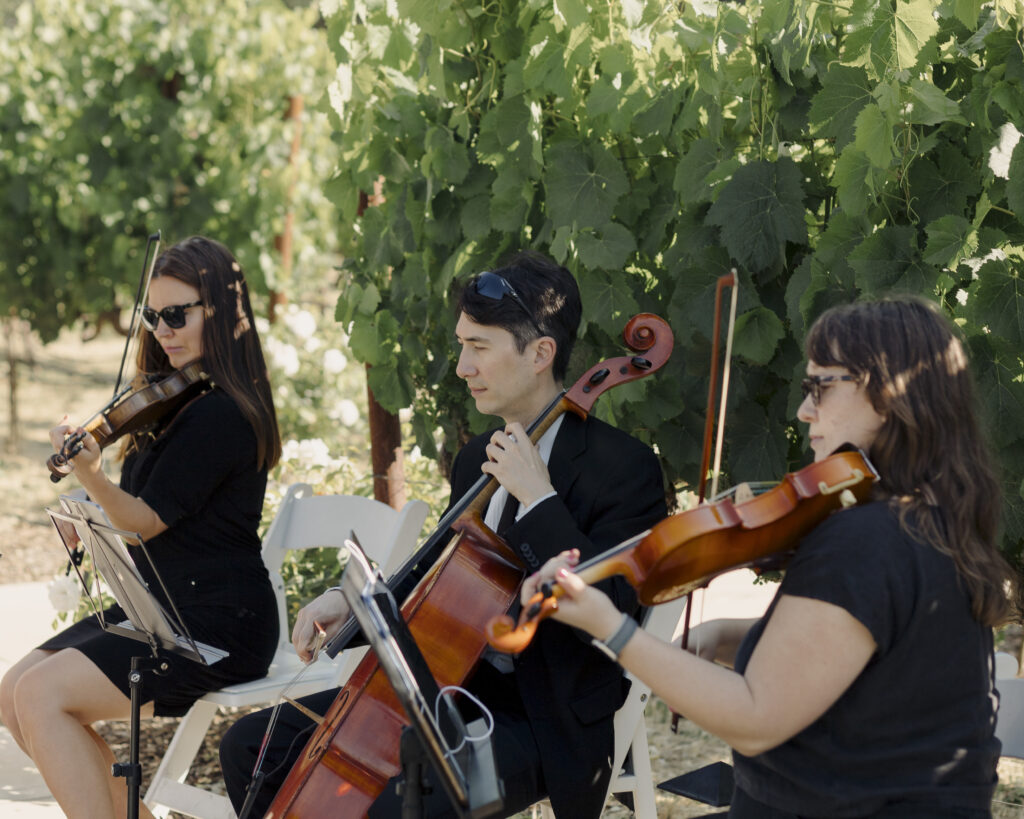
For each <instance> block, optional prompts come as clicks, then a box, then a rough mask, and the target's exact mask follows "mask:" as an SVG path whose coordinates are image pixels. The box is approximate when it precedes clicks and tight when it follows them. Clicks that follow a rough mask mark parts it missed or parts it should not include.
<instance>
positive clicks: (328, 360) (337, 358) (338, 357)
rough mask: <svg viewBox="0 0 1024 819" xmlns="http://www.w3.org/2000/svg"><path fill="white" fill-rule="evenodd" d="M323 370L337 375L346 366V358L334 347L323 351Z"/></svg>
mask: <svg viewBox="0 0 1024 819" xmlns="http://www.w3.org/2000/svg"><path fill="white" fill-rule="evenodd" d="M323 366H324V372H325V373H327V374H328V375H337V374H338V373H340V372H341V371H342V370H344V369H345V367H347V366H348V359H347V358H346V357H345V354H344V353H343V352H342V351H341V350H337V349H334V348H333V347H332V348H331V349H330V350H327V351H326V352H324V365H323Z"/></svg>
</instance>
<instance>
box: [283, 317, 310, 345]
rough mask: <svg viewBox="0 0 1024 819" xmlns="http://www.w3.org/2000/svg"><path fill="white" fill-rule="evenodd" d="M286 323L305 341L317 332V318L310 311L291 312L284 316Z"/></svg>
mask: <svg viewBox="0 0 1024 819" xmlns="http://www.w3.org/2000/svg"><path fill="white" fill-rule="evenodd" d="M284 323H285V324H286V325H287V326H288V329H289V330H291V331H292V332H293V333H295V335H297V336H298V337H299V338H301V339H302V340H303V341H305V340H306V339H307V338H309V337H310V336H312V335H313V334H314V333H315V332H316V317H315V316H314V315H313V314H312V313H310V312H309V310H295V311H291V310H289V311H288V312H287V313H286V314H285V316H284Z"/></svg>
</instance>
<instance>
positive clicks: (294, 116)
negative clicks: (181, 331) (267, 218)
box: [267, 94, 305, 324]
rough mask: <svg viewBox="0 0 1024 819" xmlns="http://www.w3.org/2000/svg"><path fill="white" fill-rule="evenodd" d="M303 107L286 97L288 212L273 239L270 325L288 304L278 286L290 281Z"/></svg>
mask: <svg viewBox="0 0 1024 819" xmlns="http://www.w3.org/2000/svg"><path fill="white" fill-rule="evenodd" d="M304 105H305V102H304V101H303V98H302V95H301V94H300V95H298V96H294V97H288V111H287V112H286V113H285V115H284V118H285V119H286V120H290V121H291V122H292V123H294V126H293V130H292V147H291V152H290V153H289V154H288V174H289V175H290V179H289V181H288V194H287V200H288V210H287V211H286V212H285V215H284V229H283V230H282V231H281V233H279V234H278V235H277V236H275V237H274V247H275V248H277V251H278V253H280V254H281V275H280V276H278V287H277V288H271V289H270V300H269V304H268V305H267V319H268V320H269V321H270V323H271V324H273V323H274V321H275V319H276V318H277V309H278V308H279V307H281V306H283V305H285V304H287V303H288V294H287V293H285V292H283V291H282V290H281V287H280V285H281V284H284V285H287V284H290V283H291V280H292V229H293V227H294V225H295V213H294V212H293V211H292V207H291V204H292V196H293V195H294V193H295V165H296V163H297V162H298V157H299V150H300V149H301V147H302V109H303V107H304Z"/></svg>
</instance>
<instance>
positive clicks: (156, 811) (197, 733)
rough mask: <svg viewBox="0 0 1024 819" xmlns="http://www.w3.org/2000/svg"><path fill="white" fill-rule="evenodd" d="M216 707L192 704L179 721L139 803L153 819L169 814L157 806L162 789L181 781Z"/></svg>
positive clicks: (200, 701)
mask: <svg viewBox="0 0 1024 819" xmlns="http://www.w3.org/2000/svg"><path fill="white" fill-rule="evenodd" d="M218 707H219V706H217V704H216V703H212V702H206V701H205V700H196V702H195V703H194V704H193V706H192V707H191V708H190V709H189V711H188V713H187V714H185V716H184V717H182V718H181V723H180V724H179V725H178V730H177V731H175V732H174V736H173V737H172V738H171V741H170V743H169V744H168V746H167V751H166V752H165V753H164V756H163V759H161V760H160V765H159V767H158V768H157V769H156V773H155V774H153V781H152V782H151V783H150V785H149V788H148V789H147V790H146V796H145V798H144V799H143V801H144V802H145V804H146V807H147V808H149V809H150V811H152V813H153V815H154V816H155V817H157V819H164V817H166V816H167V814H168V812H169V810H170V809H169V808H167V807H165V806H163V805H161V804H160V803H159V798H160V790H161V787H162V785H164V783H169V782H170V783H173V782H184V781H185V777H186V776H188V772H189V769H190V768H191V767H192V762H193V760H194V759H195V758H196V754H197V753H198V752H199V748H200V747H201V746H202V744H203V740H204V739H205V738H206V732H207V731H208V730H209V728H210V723H212V722H213V718H214V716H215V715H216V713H217V709H218Z"/></svg>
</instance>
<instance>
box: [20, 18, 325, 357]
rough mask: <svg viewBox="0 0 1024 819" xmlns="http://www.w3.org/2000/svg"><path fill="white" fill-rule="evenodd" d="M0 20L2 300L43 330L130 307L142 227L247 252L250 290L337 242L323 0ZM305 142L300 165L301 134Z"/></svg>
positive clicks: (277, 281) (52, 331)
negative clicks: (289, 251)
mask: <svg viewBox="0 0 1024 819" xmlns="http://www.w3.org/2000/svg"><path fill="white" fill-rule="evenodd" d="M6 16H7V19H6V20H5V25H4V26H3V27H2V28H0V202H2V208H0V232H2V235H3V238H4V241H3V242H0V308H2V310H3V314H5V315H9V314H12V313H13V314H16V315H18V316H20V317H22V318H24V319H26V320H28V321H29V322H30V323H31V325H32V326H33V327H34V329H36V330H37V331H38V332H39V333H40V335H41V336H42V338H43V339H44V341H48V340H50V339H52V338H54V337H55V336H56V334H57V332H58V331H59V330H60V328H61V327H64V326H68V325H70V324H72V323H73V322H74V321H75V320H77V319H78V318H79V317H80V316H81V315H83V314H87V315H88V314H92V315H95V314H96V313H98V312H102V311H106V310H109V309H110V308H112V307H113V306H114V304H113V301H114V299H113V298H112V297H113V296H114V294H115V293H116V299H117V301H118V302H119V303H120V305H121V306H122V307H124V306H130V305H131V304H132V302H133V300H134V297H135V285H136V282H137V280H138V277H139V273H140V271H141V268H142V254H143V252H144V250H145V246H146V242H145V239H146V236H147V235H148V234H150V233H153V232H154V231H156V230H161V231H162V233H163V237H164V241H165V243H166V242H167V241H173V240H176V239H180V238H183V237H185V236H187V235H190V234H193V233H203V234H206V235H210V236H213V237H215V238H217V239H219V240H221V241H222V242H224V243H225V244H226V245H228V246H229V247H230V248H231V249H232V250H234V251H235V253H236V255H237V256H238V258H239V260H240V261H241V263H242V266H243V268H244V269H245V271H246V273H247V275H248V277H249V279H250V282H251V283H252V284H253V286H254V288H255V290H256V291H257V292H258V291H261V290H264V289H266V288H272V289H275V290H279V291H283V292H287V291H288V290H290V289H292V287H291V282H287V281H282V280H281V275H282V274H281V270H282V266H281V257H280V254H279V253H278V252H277V250H276V246H275V242H276V240H277V239H278V237H280V236H281V235H282V234H283V233H284V228H285V222H286V216H287V214H288V213H289V212H291V213H292V217H293V221H294V225H293V227H292V240H293V247H294V254H295V260H296V261H295V267H296V269H298V268H300V267H301V268H303V269H305V270H307V271H308V270H309V268H311V267H313V266H314V265H316V264H321V263H322V259H323V258H324V257H325V255H326V253H327V252H333V250H334V247H333V245H334V244H335V239H334V235H333V215H334V211H333V208H332V206H331V205H330V203H329V202H328V201H327V199H326V196H325V194H324V193H323V180H324V179H325V178H327V177H328V176H329V174H330V169H331V168H332V167H333V161H332V159H331V156H330V154H331V151H330V148H329V146H330V128H329V125H328V123H327V119H326V117H325V116H324V115H323V113H322V112H315V111H313V110H312V109H311V106H310V105H309V104H308V103H307V105H306V110H305V113H304V115H303V116H301V117H300V118H298V119H287V118H286V116H285V115H286V113H287V112H288V110H289V101H290V100H291V99H292V98H299V97H302V98H303V99H304V100H307V101H309V102H315V100H316V99H317V98H319V97H320V96H321V95H322V88H323V82H324V80H323V78H324V77H325V76H329V75H330V71H331V68H330V64H331V60H330V54H329V52H328V49H327V46H326V43H325V42H324V38H323V33H322V32H321V31H318V30H316V29H315V24H316V22H317V20H318V19H319V18H318V15H317V13H316V10H315V9H302V10H292V9H289V8H287V7H285V6H284V5H282V4H281V3H280V2H276V0H249V1H248V2H247V0H174V2H171V3H158V2H154V0H82V2H76V3H67V2H62V0H33V2H26V3H23V4H21V5H19V6H17V7H16V8H15V9H13V11H8V12H7V15H6ZM297 127H301V129H302V131H301V140H302V145H303V146H304V147H305V148H306V150H305V151H304V152H302V153H301V154H300V155H299V156H298V158H297V161H293V162H290V157H291V145H292V139H293V136H294V135H295V129H296V128H297Z"/></svg>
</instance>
